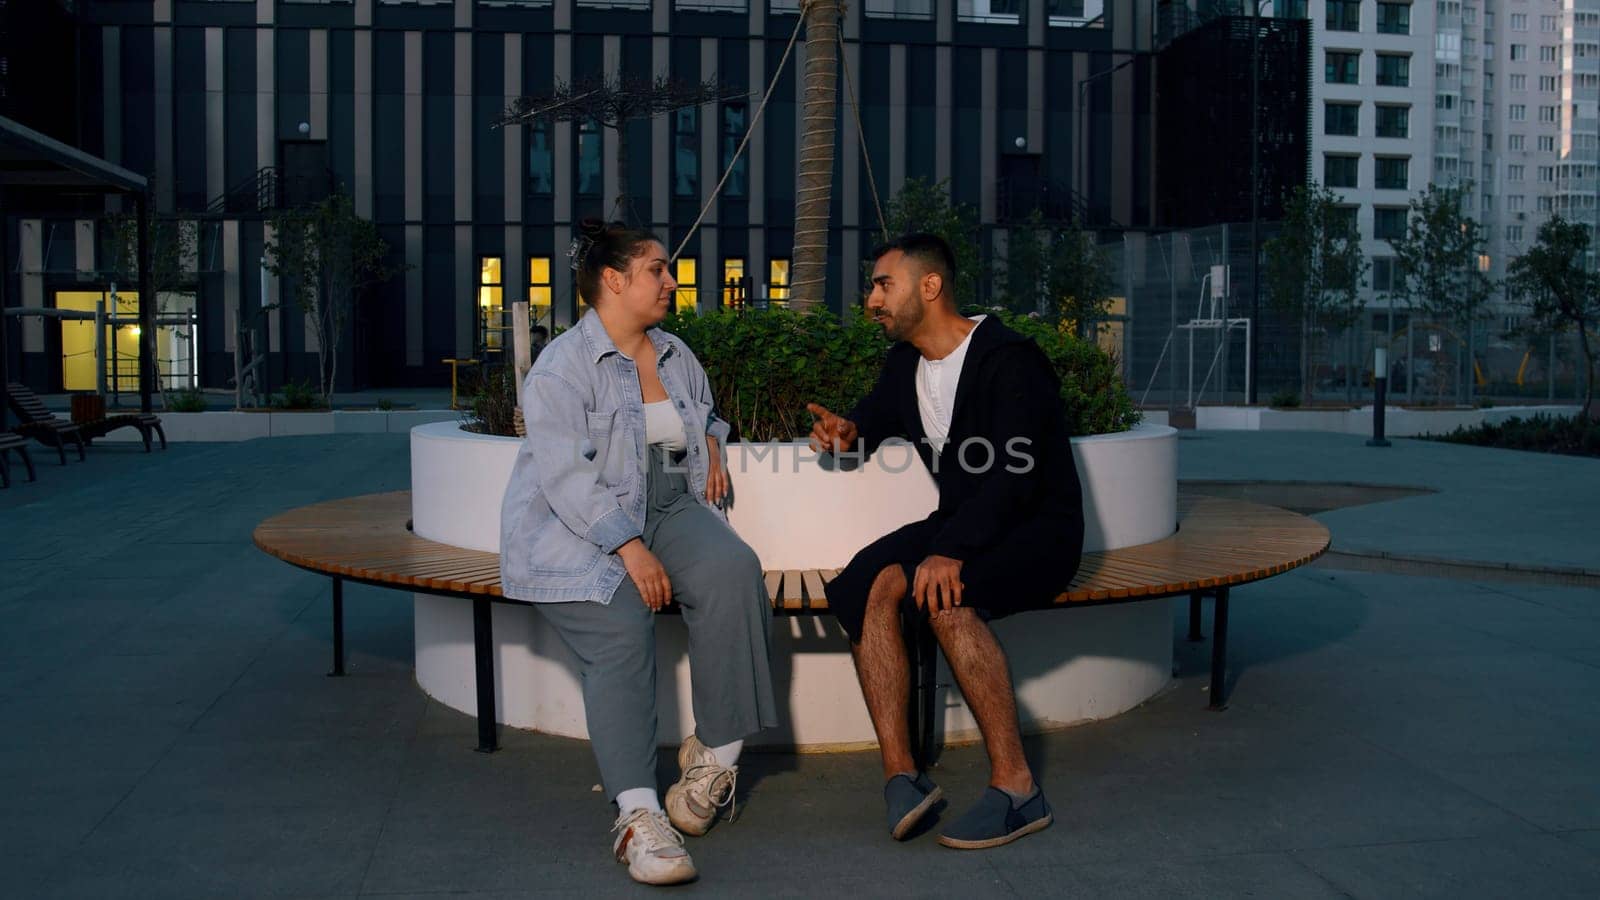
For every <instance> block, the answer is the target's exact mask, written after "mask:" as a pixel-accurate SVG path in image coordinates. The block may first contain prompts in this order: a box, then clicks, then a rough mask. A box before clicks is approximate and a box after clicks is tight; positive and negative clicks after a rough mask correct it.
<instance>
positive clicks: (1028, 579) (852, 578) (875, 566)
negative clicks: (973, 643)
mask: <svg viewBox="0 0 1600 900" xmlns="http://www.w3.org/2000/svg"><path fill="white" fill-rule="evenodd" d="M943 528H944V520H943V519H941V518H940V517H939V516H938V515H937V514H935V515H934V516H930V517H929V518H927V519H923V520H922V521H920V522H912V523H911V524H909V525H905V526H902V527H901V528H899V529H897V530H895V531H891V532H889V533H888V534H886V535H884V536H883V537H881V538H878V539H877V540H876V541H873V542H872V543H871V544H868V545H867V546H866V547H865V548H863V549H862V550H861V552H859V553H857V554H856V555H855V557H854V558H853V559H851V560H850V564H849V565H848V566H845V568H844V570H843V571H841V572H840V573H839V575H838V577H836V578H834V579H833V581H831V582H829V583H828V592H827V593H828V609H829V610H830V611H832V612H833V614H834V616H835V617H837V618H838V620H839V624H840V625H843V626H844V630H845V633H846V634H848V635H849V636H850V641H851V643H854V642H856V641H859V640H861V624H862V621H863V620H864V619H865V618H866V614H867V595H868V593H869V592H870V591H871V590H872V583H873V582H874V581H876V580H877V578H878V573H880V572H882V571H883V570H884V569H886V568H888V567H890V566H900V567H901V568H902V569H903V570H904V572H905V576H906V596H905V598H904V599H903V600H902V602H901V607H900V608H901V612H902V615H907V616H911V615H925V613H923V612H921V611H919V610H918V609H917V608H916V601H915V599H914V598H913V597H912V595H911V586H912V585H913V584H915V582H916V571H917V566H918V565H920V564H921V563H922V561H923V560H924V559H927V558H928V548H929V547H931V546H932V545H933V540H934V537H935V536H937V535H938V534H939V532H940V531H941V530H942V529H943ZM1082 547H1083V536H1082V532H1081V531H1080V530H1077V529H1072V528H1070V526H1065V525H1062V524H1061V523H1055V522H1030V523H1028V524H1025V525H1023V526H1020V527H1018V528H1015V529H1013V530H1012V532H1011V533H1010V534H1009V535H1006V536H1005V537H1004V538H1002V539H1001V540H999V541H996V542H994V543H993V544H992V545H991V546H990V547H989V548H987V549H986V550H984V551H983V552H981V553H975V554H972V555H971V556H970V557H969V558H967V559H965V560H963V561H962V563H961V605H962V606H965V607H970V608H971V609H973V610H974V611H976V612H977V613H978V615H979V616H981V617H982V618H983V619H984V620H985V621H988V620H990V619H997V618H999V617H1001V616H1006V615H1010V614H1011V613H1015V612H1022V611H1025V610H1029V609H1039V608H1041V607H1045V606H1049V605H1051V604H1052V603H1054V602H1055V599H1056V597H1058V596H1060V595H1061V593H1062V592H1063V591H1065V590H1066V589H1067V586H1068V585H1069V584H1071V583H1072V576H1073V575H1075V574H1077V571H1078V562H1079V559H1080V557H1081V556H1082Z"/></svg>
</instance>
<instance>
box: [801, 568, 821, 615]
mask: <svg viewBox="0 0 1600 900" xmlns="http://www.w3.org/2000/svg"><path fill="white" fill-rule="evenodd" d="M800 577H801V578H802V579H804V580H805V583H806V609H821V608H823V607H825V606H827V605H828V595H827V594H826V593H825V592H824V591H823V588H822V573H821V572H818V571H817V570H816V569H806V570H805V571H803V572H801V573H800Z"/></svg>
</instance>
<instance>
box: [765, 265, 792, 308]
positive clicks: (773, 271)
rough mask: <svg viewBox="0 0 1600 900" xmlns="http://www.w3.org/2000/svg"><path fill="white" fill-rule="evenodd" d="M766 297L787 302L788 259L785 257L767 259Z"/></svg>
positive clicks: (777, 301)
mask: <svg viewBox="0 0 1600 900" xmlns="http://www.w3.org/2000/svg"><path fill="white" fill-rule="evenodd" d="M767 299H769V300H772V301H773V302H776V303H788V302H789V261H788V260H787V259H773V260H768V262H767Z"/></svg>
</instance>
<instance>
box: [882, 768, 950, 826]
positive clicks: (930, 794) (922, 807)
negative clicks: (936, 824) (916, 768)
mask: <svg viewBox="0 0 1600 900" xmlns="http://www.w3.org/2000/svg"><path fill="white" fill-rule="evenodd" d="M943 796H944V791H942V790H940V789H939V786H938V785H937V784H934V783H933V779H931V778H929V777H928V776H927V775H924V774H922V773H921V772H918V773H917V777H916V778H912V777H911V776H910V775H896V776H895V777H893V778H891V779H889V781H888V783H887V784H885V785H884V786H883V802H884V804H885V805H886V806H888V808H889V836H890V837H892V838H894V839H895V840H897V841H903V840H905V839H906V836H907V835H909V834H910V833H911V829H913V828H915V827H916V826H917V823H918V822H920V821H922V817H923V816H924V815H926V814H927V812H928V810H930V809H932V808H933V805H934V804H935V803H938V802H939V798H940V797H943Z"/></svg>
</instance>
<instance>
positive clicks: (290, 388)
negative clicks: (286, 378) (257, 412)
mask: <svg viewBox="0 0 1600 900" xmlns="http://www.w3.org/2000/svg"><path fill="white" fill-rule="evenodd" d="M326 405H327V404H326V403H324V402H323V399H322V392H321V391H319V390H317V386H316V385H315V384H312V383H311V380H310V379H306V380H305V381H290V382H287V383H285V384H284V386H283V392H282V393H278V394H274V395H273V396H272V408H273V409H322V408H323V407H324V406H326Z"/></svg>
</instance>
